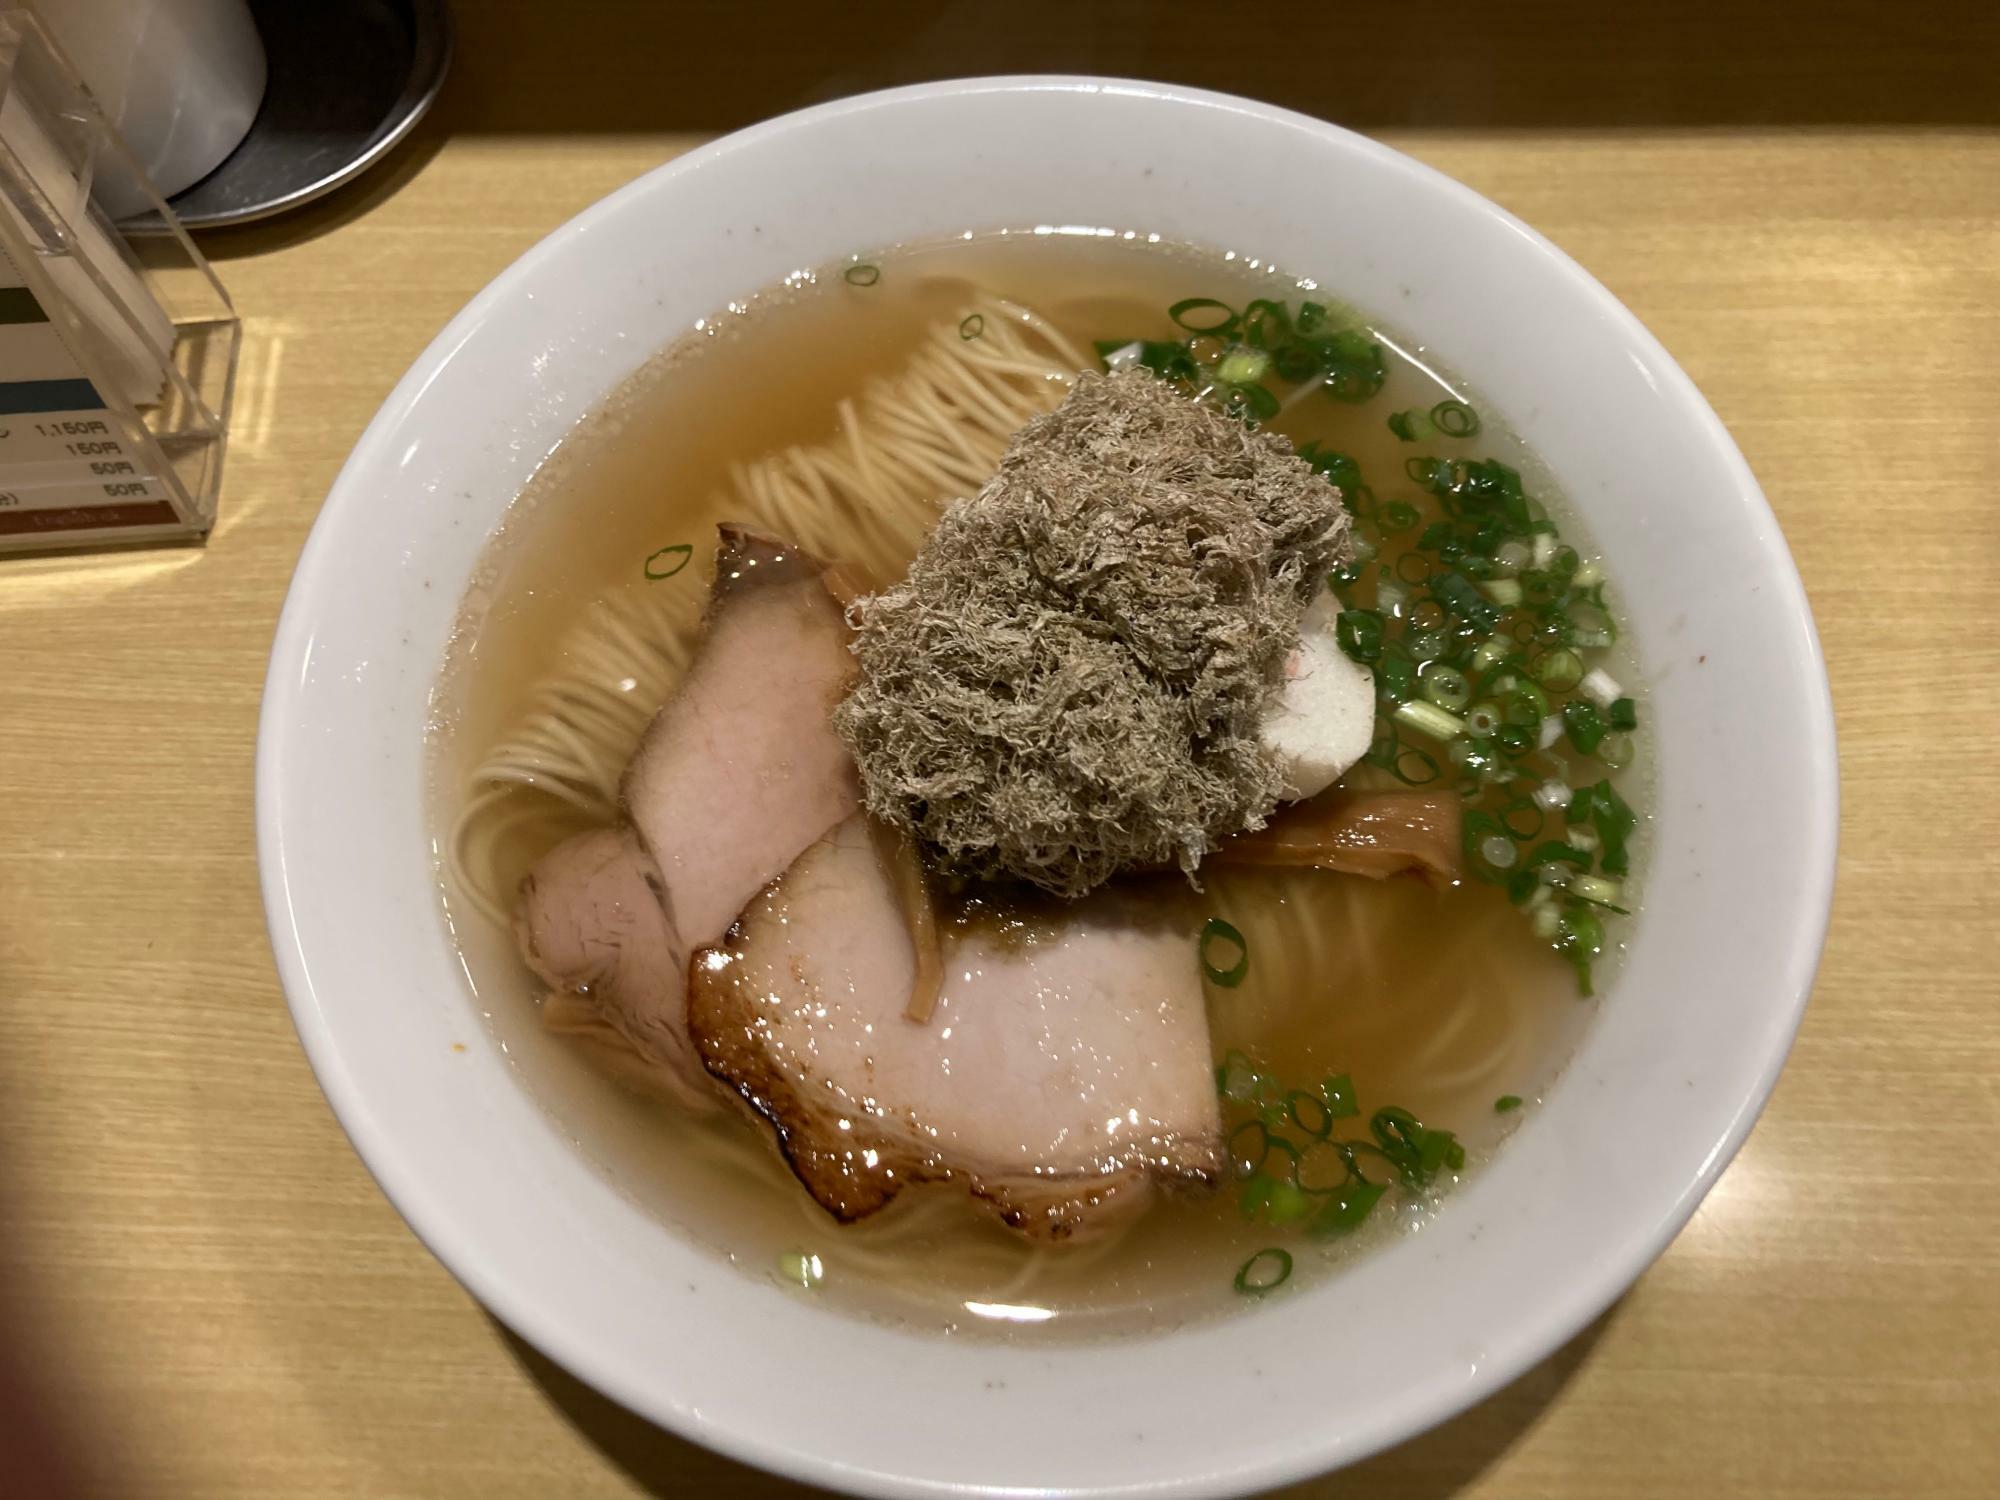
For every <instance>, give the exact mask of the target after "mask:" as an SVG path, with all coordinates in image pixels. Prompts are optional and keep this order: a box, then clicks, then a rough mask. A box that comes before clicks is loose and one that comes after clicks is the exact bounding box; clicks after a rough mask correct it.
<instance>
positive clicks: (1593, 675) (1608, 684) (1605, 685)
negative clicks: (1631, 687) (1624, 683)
mask: <svg viewBox="0 0 2000 1500" xmlns="http://www.w3.org/2000/svg"><path fill="white" fill-rule="evenodd" d="M1576 689H1577V691H1578V692H1580V693H1582V694H1583V696H1584V697H1586V698H1588V699H1589V700H1590V701H1591V702H1592V703H1595V704H1596V705H1597V706H1598V707H1599V708H1603V709H1608V708H1610V707H1611V705H1612V704H1614V703H1616V702H1617V701H1618V700H1619V699H1620V698H1622V697H1624V696H1625V689H1623V688H1621V687H1620V686H1619V685H1618V679H1617V678H1615V677H1613V676H1612V675H1611V674H1610V673H1609V672H1607V671H1605V670H1604V668H1602V667H1592V668H1591V669H1590V670H1589V671H1588V672H1585V673H1584V674H1583V680H1582V681H1581V682H1579V683H1577V685H1576Z"/></svg>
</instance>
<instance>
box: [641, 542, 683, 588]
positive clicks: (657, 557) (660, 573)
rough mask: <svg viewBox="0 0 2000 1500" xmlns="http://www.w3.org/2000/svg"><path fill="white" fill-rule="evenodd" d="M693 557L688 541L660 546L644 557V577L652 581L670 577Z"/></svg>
mask: <svg viewBox="0 0 2000 1500" xmlns="http://www.w3.org/2000/svg"><path fill="white" fill-rule="evenodd" d="M693 557H694V547H693V545H692V544H691V543H688V542H676V543H675V544H674V545H673V546H671V547H662V548H661V549H660V550H659V551H658V552H655V553H654V554H653V555H652V556H651V557H649V558H647V559H646V577H647V578H648V579H650V580H651V581H652V582H654V583H658V582H659V581H660V580H661V579H663V578H671V577H673V576H674V574H676V573H678V572H680V570H681V569H682V568H685V567H686V566H687V565H688V563H689V561H690V560H691V559H692V558H693Z"/></svg>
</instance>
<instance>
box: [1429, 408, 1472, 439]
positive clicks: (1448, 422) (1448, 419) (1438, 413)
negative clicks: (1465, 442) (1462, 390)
mask: <svg viewBox="0 0 2000 1500" xmlns="http://www.w3.org/2000/svg"><path fill="white" fill-rule="evenodd" d="M1431 425H1432V426H1433V427H1435V428H1437V430H1438V431H1439V432H1441V433H1443V434H1444V435H1445V436H1446V437H1455V438H1463V437H1471V436H1472V435H1473V434H1474V433H1476V432H1478V431H1479V413H1478V412H1476V411H1474V410H1473V409H1472V408H1471V407H1469V406H1467V405H1466V404H1465V403H1464V402H1463V401H1440V402H1438V404H1437V405H1436V406H1433V407H1432V408H1431Z"/></svg>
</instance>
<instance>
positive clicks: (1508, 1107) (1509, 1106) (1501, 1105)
mask: <svg viewBox="0 0 2000 1500" xmlns="http://www.w3.org/2000/svg"><path fill="white" fill-rule="evenodd" d="M1520 1107H1521V1096H1520V1095H1519V1094H1502V1095H1501V1096H1500V1097H1499V1098H1498V1099H1495V1100H1494V1101H1493V1113H1494V1114H1496V1115H1504V1114H1509V1113H1511V1112H1512V1111H1514V1110H1517V1109H1519V1108H1520Z"/></svg>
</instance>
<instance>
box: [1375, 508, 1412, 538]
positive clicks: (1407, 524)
mask: <svg viewBox="0 0 2000 1500" xmlns="http://www.w3.org/2000/svg"><path fill="white" fill-rule="evenodd" d="M1376 519H1377V521H1378V522H1379V523H1380V524H1381V527H1382V532H1383V535H1385V536H1394V535H1396V533H1397V532H1399V531H1408V530H1410V529H1411V528H1412V527H1413V526H1415V525H1416V524H1417V522H1418V521H1420V520H1421V519H1422V517H1421V516H1419V515H1418V514H1417V508H1416V507H1415V506H1414V505H1412V504H1410V502H1409V501H1407V500H1391V501H1390V502H1389V503H1388V504H1387V505H1385V506H1383V507H1382V509H1381V510H1380V511H1379V512H1378V513H1377V516H1376Z"/></svg>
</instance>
